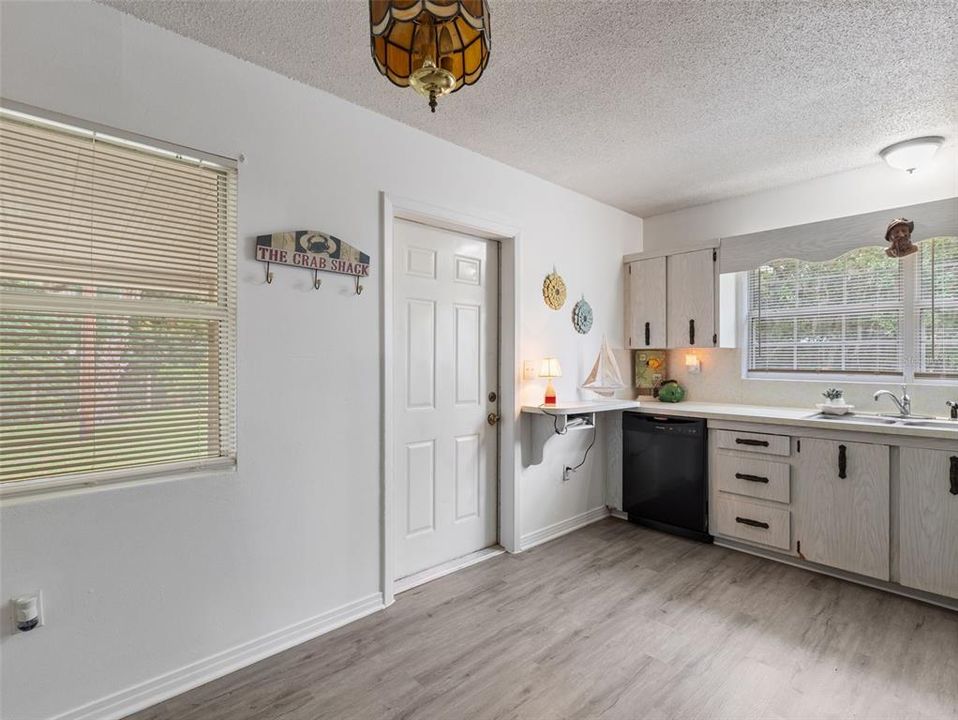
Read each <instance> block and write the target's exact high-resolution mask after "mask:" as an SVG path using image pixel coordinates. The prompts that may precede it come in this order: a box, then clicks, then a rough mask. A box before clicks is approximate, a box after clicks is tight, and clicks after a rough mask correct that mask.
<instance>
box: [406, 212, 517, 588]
mask: <svg viewBox="0 0 958 720" xmlns="http://www.w3.org/2000/svg"><path fill="white" fill-rule="evenodd" d="M393 238H394V254H393V257H394V258H395V260H394V268H393V271H394V278H395V281H394V288H395V297H394V299H393V300H394V302H393V308H394V310H393V313H394V318H395V319H394V322H393V327H394V332H395V337H394V338H393V340H394V345H393V347H394V348H395V358H396V361H395V365H394V367H393V373H394V376H393V377H394V384H393V387H394V388H395V397H394V398H393V407H394V408H395V411H394V414H393V417H394V418H395V428H394V429H393V430H394V433H393V437H394V438H395V447H394V448H393V460H394V465H393V467H394V474H393V477H394V478H395V485H394V487H395V492H396V498H395V500H396V502H395V508H396V511H395V512H396V518H395V520H396V521H395V523H394V527H396V529H397V532H398V535H399V537H398V538H397V550H396V577H397V578H401V577H406V576H408V575H412V574H413V573H416V572H419V571H421V570H425V569H427V568H431V567H435V566H436V565H440V564H442V563H444V562H446V561H448V560H453V559H455V558H458V557H462V556H463V555H468V554H469V553H471V552H475V551H476V550H481V549H482V548H485V547H489V546H490V545H494V544H495V543H496V541H497V531H498V513H497V491H498V467H497V465H498V463H497V457H498V432H497V427H498V426H496V425H490V424H488V421H487V416H488V415H489V414H490V413H493V414H495V415H498V412H499V404H498V393H499V381H498V373H497V370H498V365H499V362H498V344H499V338H498V323H499V310H498V299H499V273H498V270H499V257H498V250H499V248H498V244H497V243H496V242H494V241H491V240H483V239H480V238H476V237H471V236H468V235H462V234H459V233H455V232H451V231H448V230H440V229H438V228H434V227H430V226H427V225H420V224H418V223H413V222H407V221H403V220H397V221H396V222H395V227H394V232H393Z"/></svg>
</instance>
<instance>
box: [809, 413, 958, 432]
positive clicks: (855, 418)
mask: <svg viewBox="0 0 958 720" xmlns="http://www.w3.org/2000/svg"><path fill="white" fill-rule="evenodd" d="M808 418H809V420H835V421H839V422H842V421H844V422H854V423H866V424H868V425H897V426H899V427H929V428H938V427H940V428H953V429H955V430H958V421H956V420H940V419H938V418H922V417H910V418H902V417H883V416H881V415H827V414H825V413H813V414H812V415H809V416H808Z"/></svg>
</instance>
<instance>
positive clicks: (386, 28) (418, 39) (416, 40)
mask: <svg viewBox="0 0 958 720" xmlns="http://www.w3.org/2000/svg"><path fill="white" fill-rule="evenodd" d="M369 31H370V44H371V46H372V55H373V62H375V63H376V67H377V68H378V69H379V72H381V73H382V74H383V75H385V76H386V77H387V78H389V80H390V81H391V82H392V83H393V84H394V85H398V86H399V87H409V86H412V87H413V89H414V90H415V91H416V92H418V93H419V94H421V95H424V96H425V97H427V98H429V107H430V108H431V109H432V111H433V112H436V99H437V98H438V97H440V96H441V95H447V94H449V93H453V92H456V91H457V90H459V89H460V88H461V87H462V86H463V85H473V84H475V83H476V82H477V81H478V80H479V77H480V76H481V75H482V71H483V70H484V69H485V67H486V64H487V63H488V62H489V50H490V47H491V39H492V38H491V32H490V28H489V5H488V4H487V3H486V0H369Z"/></svg>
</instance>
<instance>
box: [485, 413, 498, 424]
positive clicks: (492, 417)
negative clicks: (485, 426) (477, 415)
mask: <svg viewBox="0 0 958 720" xmlns="http://www.w3.org/2000/svg"><path fill="white" fill-rule="evenodd" d="M486 422H487V423H489V424H490V425H495V424H496V423H497V422H499V416H498V415H496V414H495V413H489V414H488V415H486Z"/></svg>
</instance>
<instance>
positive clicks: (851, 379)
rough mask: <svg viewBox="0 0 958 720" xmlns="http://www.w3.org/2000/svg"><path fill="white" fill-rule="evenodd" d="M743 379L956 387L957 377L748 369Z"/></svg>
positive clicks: (743, 374)
mask: <svg viewBox="0 0 958 720" xmlns="http://www.w3.org/2000/svg"><path fill="white" fill-rule="evenodd" d="M742 379H743V380H773V381H784V382H807V383H846V384H850V385H854V384H858V385H917V386H930V387H942V386H943V387H949V386H950V387H954V386H955V384H956V379H955V377H953V376H951V377H949V376H943V377H933V376H926V377H920V378H911V379H906V378H905V376H904V375H852V374H849V375H844V374H837V375H836V374H834V373H831V374H830V373H821V374H818V373H811V372H809V373H788V372H781V373H773V372H761V371H746V372H744V373H742Z"/></svg>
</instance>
